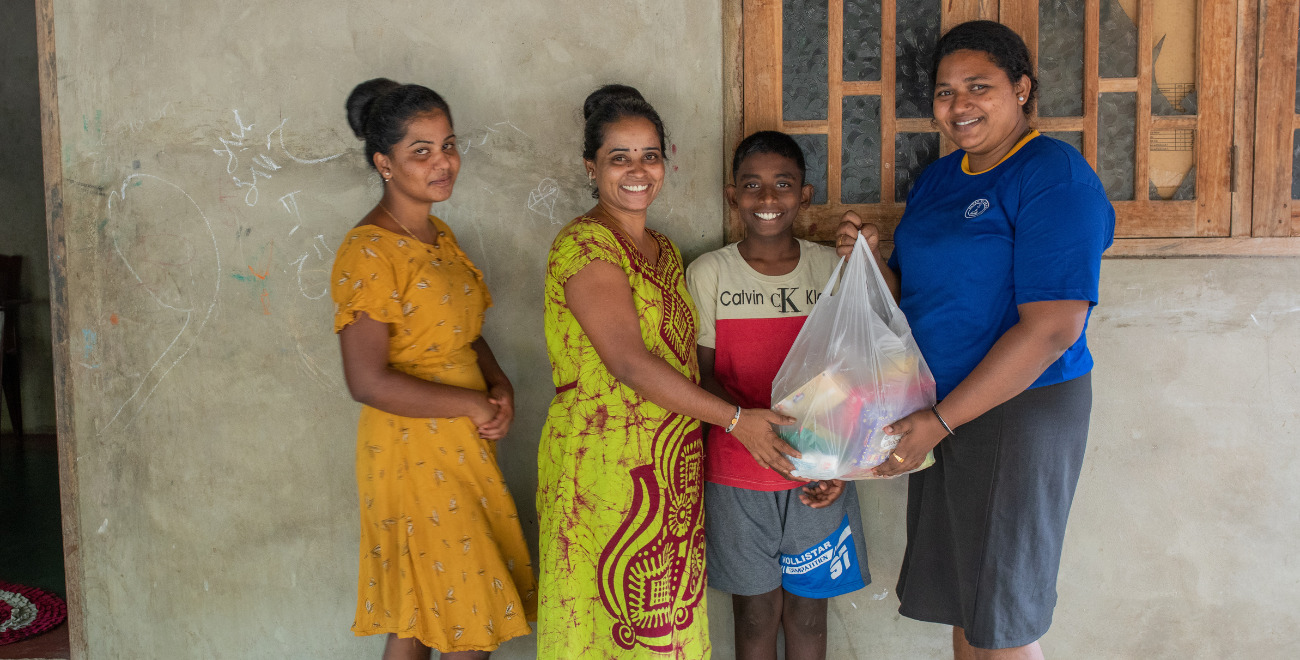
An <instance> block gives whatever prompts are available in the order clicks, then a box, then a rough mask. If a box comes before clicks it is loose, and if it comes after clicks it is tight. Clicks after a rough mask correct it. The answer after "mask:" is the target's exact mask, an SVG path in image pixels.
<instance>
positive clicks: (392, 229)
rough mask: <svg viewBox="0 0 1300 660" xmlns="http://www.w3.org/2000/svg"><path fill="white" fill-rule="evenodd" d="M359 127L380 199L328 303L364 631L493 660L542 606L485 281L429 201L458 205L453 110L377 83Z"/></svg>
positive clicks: (415, 646) (430, 95) (338, 270)
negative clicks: (352, 434)
mask: <svg viewBox="0 0 1300 660" xmlns="http://www.w3.org/2000/svg"><path fill="white" fill-rule="evenodd" d="M347 111H348V123H349V124H350V125H351V127H352V130H353V132H355V133H356V134H357V137H359V138H361V139H362V140H364V141H365V145H366V157H367V158H368V159H369V162H370V164H371V165H372V166H373V167H374V168H375V169H376V171H378V172H379V174H380V176H381V177H382V178H383V180H384V195H383V198H381V199H380V200H379V203H378V204H377V205H375V208H373V209H371V211H370V212H369V213H367V214H366V216H365V217H364V218H362V219H361V222H359V223H357V226H356V227H354V228H353V229H352V230H351V231H349V232H348V234H347V236H346V237H345V238H344V239H343V245H342V247H340V248H339V251H338V255H337V256H336V257H335V261H334V269H333V275H332V277H331V280H330V281H331V293H332V295H333V298H334V302H335V303H336V305H337V307H336V313H335V316H334V329H335V331H336V332H338V334H339V344H340V346H341V348H342V352H343V372H344V376H345V378H346V380H347V384H348V390H349V391H350V392H351V393H352V397H353V398H354V399H356V400H357V401H359V402H360V403H362V404H363V406H362V409H361V421H360V424H359V425H358V429H357V490H358V494H359V496H360V501H361V552H360V575H359V576H358V577H359V579H358V585H357V609H356V619H355V621H354V623H353V626H352V630H353V632H355V633H356V634H357V635H373V634H381V633H383V634H387V635H388V640H387V645H386V647H385V650H384V656H383V657H384V658H385V659H394V660H395V659H398V658H429V657H430V649H438V651H439V652H440V653H441V656H440V657H442V658H444V659H445V660H451V659H456V660H468V659H477V658H486V657H488V655H489V652H490V651H492V650H493V649H496V648H497V646H499V645H500V644H501V643H502V642H503V641H505V640H508V639H510V638H512V637H517V636H520V635H527V634H529V633H530V632H531V630H530V629H529V626H528V620H529V619H531V618H533V616H534V613H535V611H536V596H535V588H534V581H533V574H532V566H531V563H530V561H529V557H528V548H527V546H526V545H525V543H524V538H523V533H522V531H521V530H520V527H519V516H518V514H517V513H516V511H515V505H514V500H512V499H511V497H510V492H509V490H508V489H507V488H506V484H505V481H504V479H502V476H501V470H500V468H498V467H497V462H496V446H495V441H497V440H500V439H501V438H502V437H504V436H505V434H506V432H507V431H508V430H509V428H510V422H511V418H512V417H513V415H514V390H513V389H512V387H511V385H510V380H509V379H508V378H507V377H506V375H505V373H504V372H503V371H502V370H501V367H500V366H498V365H497V361H496V358H495V357H493V355H492V349H490V348H488V345H487V342H486V341H485V340H484V339H483V337H482V336H481V335H480V334H479V331H480V329H481V328H482V324H483V312H484V310H485V309H486V308H487V307H488V306H490V305H491V304H492V298H491V296H490V295H489V294H488V290H487V286H486V285H485V284H484V282H483V275H482V273H480V272H479V270H478V269H477V268H475V267H474V264H472V263H470V260H469V258H468V257H466V256H465V253H464V252H462V251H461V249H460V246H459V245H458V244H457V243H456V237H455V236H454V235H452V232H451V229H450V228H449V227H448V226H447V225H446V224H444V223H443V222H442V220H440V219H438V218H436V217H434V216H432V215H430V214H429V206H430V205H431V204H432V203H434V202H441V201H443V200H445V199H447V198H448V197H449V196H450V195H451V191H452V187H453V186H454V185H455V183H456V174H457V172H459V170H460V154H459V152H458V151H457V150H456V135H455V133H454V132H453V128H452V119H451V109H450V108H449V107H448V106H447V103H446V102H445V101H444V100H443V99H442V97H441V96H439V95H438V94H437V93H436V92H434V91H433V90H431V89H428V88H426V87H422V86H419V85H399V84H398V83H395V82H393V81H391V80H386V79H382V78H381V79H375V80H371V81H368V82H365V83H362V84H360V85H358V86H357V87H356V89H354V90H353V91H352V94H351V96H349V97H348V101H347Z"/></svg>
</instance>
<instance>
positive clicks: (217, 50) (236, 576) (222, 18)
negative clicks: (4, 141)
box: [55, 0, 1300, 658]
mask: <svg viewBox="0 0 1300 660" xmlns="http://www.w3.org/2000/svg"><path fill="white" fill-rule="evenodd" d="M683 16H687V18H686V19H683V18H682V17H683ZM55 17H56V30H57V32H56V37H57V40H58V67H59V103H60V111H61V130H62V134H63V153H62V157H63V166H64V187H65V190H64V192H65V197H66V213H67V222H68V231H67V239H68V246H69V254H68V289H69V297H70V300H71V312H72V327H70V328H69V330H70V332H71V336H72V337H73V341H74V344H75V345H74V346H73V347H72V348H73V349H74V350H73V355H74V356H75V357H79V358H81V359H80V360H78V361H77V364H76V365H74V367H73V382H74V386H75V392H76V398H75V401H74V406H75V414H74V417H75V419H74V420H73V422H74V424H75V430H76V435H77V456H75V462H76V465H77V470H78V475H79V482H78V486H79V493H80V495H79V499H78V502H77V503H78V505H79V507H80V512H81V519H80V526H81V535H82V539H81V540H82V544H81V553H82V567H83V573H84V575H81V576H79V578H80V580H81V584H82V589H83V591H84V600H85V605H86V613H85V614H86V616H85V626H86V632H87V640H88V643H89V647H90V653H89V657H91V658H139V657H176V653H177V652H176V649H178V648H180V649H184V653H183V655H184V656H185V657H194V658H286V657H290V658H307V657H313V658H357V657H377V656H378V646H377V645H376V641H377V640H357V639H354V638H353V637H352V636H351V634H350V633H349V632H348V626H349V624H350V622H351V610H352V607H353V593H354V592H353V589H354V585H353V581H354V580H355V575H356V568H355V559H354V555H355V553H356V547H355V546H356V538H357V532H356V524H357V523H356V512H355V509H356V503H355V501H354V499H355V489H354V484H353V476H352V474H353V473H352V465H353V462H352V460H353V459H352V453H353V449H352V442H353V425H354V423H355V418H356V406H355V405H354V404H352V403H350V402H349V401H348V399H347V398H346V395H345V392H344V389H343V384H342V382H341V378H340V372H339V366H338V352H337V348H336V343H335V340H334V338H333V337H332V336H331V334H330V332H329V325H330V313H331V308H330V304H329V303H328V301H327V299H326V298H322V297H320V296H321V294H322V292H323V291H324V287H325V281H324V276H325V272H326V269H327V268H328V265H329V261H330V258H331V253H330V251H331V250H332V249H333V248H334V247H335V245H336V244H337V242H338V240H339V238H340V237H341V235H342V234H343V232H344V231H345V230H346V228H347V227H349V226H351V225H352V224H353V222H355V219H356V218H357V217H359V216H360V215H361V214H362V213H363V212H364V211H365V210H366V209H367V208H368V207H369V206H370V205H371V204H373V202H374V200H376V199H377V198H378V195H379V189H378V181H377V179H376V177H375V176H374V175H373V174H372V173H371V172H370V171H368V170H367V169H366V167H365V165H364V163H363V162H362V157H361V155H360V152H359V144H358V143H357V142H356V141H355V140H353V138H352V136H351V135H350V133H349V132H348V131H347V128H346V125H345V123H344V120H343V113H342V110H341V108H342V102H343V98H344V97H345V95H346V94H347V92H348V90H349V89H350V88H351V86H352V85H353V84H355V83H356V82H358V81H360V80H363V79H366V78H369V77H372V76H376V75H387V76H391V77H394V78H396V79H399V80H410V81H417V82H423V83H426V84H429V85H431V86H433V87H435V88H436V89H438V90H439V91H441V92H443V93H444V94H445V95H446V96H447V98H448V99H449V101H450V102H451V104H452V106H453V108H454V110H455V115H456V120H457V132H458V133H459V134H460V135H461V136H462V148H463V149H464V150H465V154H464V166H463V169H462V174H461V179H460V182H459V184H458V186H457V191H456V193H455V195H454V196H453V198H452V200H451V201H450V202H449V203H446V204H444V205H442V207H441V208H437V209H435V212H437V213H439V214H440V215H442V216H443V217H444V218H445V219H447V220H448V221H449V223H450V224H452V226H453V227H454V228H455V229H456V230H457V232H458V235H459V236H460V238H461V241H462V244H463V245H464V246H465V247H466V249H467V251H468V252H469V253H470V255H471V256H472V257H473V258H474V259H475V260H476V261H477V262H478V263H479V264H480V265H481V266H483V268H484V270H485V271H486V274H487V280H488V283H489V285H490V286H491V287H492V288H493V292H494V295H495V298H496V303H497V307H496V308H495V309H494V310H493V311H491V312H489V315H488V325H487V336H488V338H489V340H490V341H491V342H492V344H493V346H494V347H495V349H496V352H497V354H498V356H499V357H500V358H501V361H502V362H503V364H504V366H505V368H506V369H507V371H508V372H509V373H510V374H511V375H512V376H513V377H514V379H515V383H516V388H517V389H518V391H519V393H520V410H519V415H518V418H517V421H516V426H515V430H514V432H513V433H512V434H511V437H510V438H509V439H507V440H506V443H505V445H504V446H503V448H502V452H501V457H502V463H503V468H504V470H505V473H506V476H507V478H508V479H509V481H510V484H511V487H512V488H513V490H514V493H515V496H516V499H517V501H518V503H519V506H520V510H521V514H522V517H523V518H524V524H525V528H526V531H527V532H528V534H529V535H530V537H532V538H533V539H534V540H535V534H536V523H535V520H536V519H535V516H534V514H533V504H532V493H533V490H534V488H535V485H536V484H535V479H536V472H535V450H536V438H537V434H538V431H539V429H540V426H541V420H542V415H543V410H544V406H545V405H546V403H547V400H548V398H549V396H548V394H549V388H550V381H549V372H548V368H547V365H546V359H545V352H544V348H543V343H542V339H541V329H540V312H541V279H542V272H543V270H542V269H543V262H544V259H545V248H546V245H547V243H548V242H549V240H550V238H551V237H552V236H553V235H554V233H555V231H556V230H557V229H558V227H559V225H560V224H561V223H563V222H564V221H565V220H567V219H568V218H569V217H571V216H573V215H574V214H576V213H578V212H580V211H581V210H583V209H585V208H587V206H588V205H589V204H590V198H588V197H586V190H585V181H584V180H583V175H582V168H581V165H580V163H579V160H578V151H579V123H580V122H579V114H578V106H579V104H580V102H581V100H582V98H583V96H584V95H585V94H586V93H587V92H588V91H590V90H591V89H592V88H594V87H595V86H596V85H598V84H600V83H603V82H608V81H614V80H621V81H625V82H629V83H632V84H635V85H638V86H639V87H641V88H642V89H643V90H644V91H645V92H646V95H647V96H648V97H649V99H650V100H651V101H652V102H654V103H655V104H656V105H657V106H658V107H659V108H660V110H661V111H662V112H663V114H664V118H665V120H666V122H667V124H668V127H669V129H670V131H671V133H672V136H671V137H672V140H673V142H674V143H675V144H676V145H677V154H676V159H675V161H674V162H673V163H672V164H673V165H674V166H675V168H676V171H674V172H672V173H671V174H670V178H669V184H668V187H667V190H666V191H665V193H664V195H663V197H662V199H661V200H660V201H659V202H657V203H656V210H655V217H654V218H653V222H652V224H654V225H656V226H658V227H659V228H661V229H664V230H665V231H667V233H668V234H669V235H671V236H672V237H673V238H674V239H675V240H677V241H678V243H679V245H681V246H682V248H683V249H684V251H685V252H687V253H688V255H693V254H698V253H699V252H701V251H703V250H705V249H708V248H712V247H715V246H717V245H719V244H720V242H721V226H722V210H723V209H722V204H721V198H720V195H719V193H718V191H719V188H720V186H721V183H722V178H721V172H722V168H723V162H722V158H721V152H722V139H721V135H720V134H721V131H720V126H721V124H720V119H721V91H720V80H721V68H720V59H721V28H720V16H719V7H718V3H698V2H687V1H685V0H657V1H654V2H651V1H649V0H642V1H637V2H623V3H595V2H591V3H581V4H577V3H569V4H557V3H540V2H536V3H534V2H518V1H517V0H516V1H507V0H492V1H485V2H478V3H466V2H435V3H401V4H396V3H360V2H351V1H349V0H327V1H325V2H320V3H316V4H314V5H312V6H311V8H310V9H305V8H303V7H294V8H277V7H273V6H271V5H267V4H265V3H256V2H251V1H250V0H241V1H235V2H230V1H226V2H216V1H215V0H195V1H193V2H188V3H166V2H161V1H157V0H153V1H146V0H118V1H115V2H111V3H102V2H98V3H97V2H91V1H90V0H59V1H57V2H56V3H55ZM236 113H238V114H237V115H236ZM223 141H224V142H223ZM336 155H337V157H335V156H336ZM253 169H256V170H258V171H260V172H262V174H256V173H253ZM265 175H270V176H269V177H267V176H265ZM250 181H255V182H256V184H257V190H256V193H255V194H254V193H253V192H252V190H251V189H250V188H249V187H246V186H241V184H242V183H248V182H250ZM1103 278H1104V279H1103V294H1102V295H1103V305H1102V306H1101V307H1100V308H1098V310H1097V311H1096V314H1095V315H1094V318H1093V328H1092V331H1091V332H1092V335H1091V337H1092V344H1093V347H1094V352H1095V354H1096V356H1097V361H1098V369H1097V372H1096V375H1095V380H1094V384H1095V387H1096V392H1097V399H1096V401H1097V403H1096V408H1095V412H1094V415H1093V424H1094V426H1093V432H1092V440H1091V447H1090V450H1089V461H1088V463H1087V464H1086V468H1085V474H1084V476H1083V481H1082V483H1081V485H1080V491H1079V498H1078V503H1077V505H1076V507H1075V512H1074V517H1073V519H1072V523H1071V527H1070V532H1069V534H1070V538H1069V540H1068V542H1067V546H1066V554H1065V559H1064V565H1063V568H1062V575H1061V584H1060V587H1061V588H1060V591H1061V605H1060V607H1059V608H1058V610H1057V623H1056V626H1055V627H1054V629H1053V630H1052V632H1051V633H1049V634H1048V636H1047V638H1046V639H1045V640H1044V646H1045V647H1046V649H1047V650H1048V652H1049V654H1051V655H1052V656H1053V657H1060V658H1081V657H1088V658H1197V657H1203V658H1217V657H1233V656H1235V657H1258V658H1267V657H1284V656H1285V655H1286V653H1285V650H1286V649H1287V648H1288V647H1290V646H1293V644H1292V643H1291V637H1292V636H1293V635H1292V634H1291V631H1292V630H1293V629H1294V628H1295V624H1296V623H1297V622H1296V621H1295V619H1296V617H1297V611H1300V608H1298V607H1297V605H1298V604H1300V603H1298V602H1297V601H1300V598H1298V597H1297V596H1296V595H1295V593H1296V584H1297V581H1298V580H1300V568H1297V566H1296V564H1295V562H1294V561H1292V560H1291V559H1290V555H1289V554H1287V550H1288V549H1289V548H1294V547H1295V546H1296V545H1297V544H1300V530H1298V529H1297V528H1296V526H1295V525H1294V524H1293V523H1292V522H1291V520H1292V518H1293V517H1294V516H1292V515H1288V514H1289V513H1290V512H1291V511H1292V510H1294V509H1295V508H1296V504H1297V502H1296V500H1297V495H1298V494H1300V487H1298V486H1296V485H1295V483H1294V481H1293V477H1294V475H1295V474H1296V450H1295V448H1294V447H1295V445H1296V444H1297V442H1296V441H1297V440H1300V438H1297V432H1296V430H1295V429H1296V427H1297V423H1298V422H1300V415H1298V410H1297V401H1300V396H1297V395H1300V377H1297V374H1296V365H1297V363H1298V357H1300V356H1297V351H1298V350H1300V349H1298V348H1297V347H1300V341H1298V340H1300V314H1297V313H1296V312H1297V311H1298V310H1300V294H1297V293H1296V292H1295V291H1296V289H1295V287H1294V285H1293V283H1294V282H1296V281H1300V261H1297V260H1294V259H1240V260H1171V261H1155V260H1148V261H1108V262H1106V264H1105V266H1104V271H1103ZM862 491H863V494H862V500H863V504H864V512H865V515H866V524H867V528H868V534H869V545H870V549H871V557H872V566H873V569H874V571H873V572H874V574H875V576H876V582H875V584H873V585H871V586H870V587H868V588H867V589H866V590H864V591H862V592H859V593H856V594H852V595H850V596H845V597H842V598H839V599H837V600H836V601H834V603H833V609H832V612H833V614H832V617H831V625H830V639H831V649H832V651H831V654H830V657H832V658H855V657H858V658H875V657H893V658H930V657H939V656H941V655H942V654H943V652H944V649H945V648H946V647H947V639H948V637H947V631H946V630H943V629H941V628H940V627H938V626H932V625H927V624H920V623H916V622H912V621H909V620H906V619H900V618H899V617H898V615H897V614H896V612H895V608H896V600H895V598H894V594H893V582H894V578H895V575H896V570H897V565H898V561H899V558H900V556H901V552H902V544H903V527H902V506H903V491H904V484H903V483H902V482H901V481H899V482H891V483H871V484H867V485H865V486H864V487H863V488H862ZM710 615H711V617H712V624H713V629H714V631H715V634H714V643H715V648H716V649H717V651H718V654H717V655H718V657H728V656H729V655H730V651H731V634H730V624H731V621H730V607H729V603H728V600H727V599H726V598H725V597H723V596H721V595H719V594H717V593H716V592H715V593H712V594H711V601H710ZM532 643H533V642H532V640H531V638H529V639H522V640H517V641H513V642H511V643H508V644H507V645H506V646H505V647H503V649H502V651H501V652H500V653H499V654H497V657H501V658H529V657H532V655H533V651H532Z"/></svg>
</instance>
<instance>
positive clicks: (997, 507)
mask: <svg viewBox="0 0 1300 660" xmlns="http://www.w3.org/2000/svg"><path fill="white" fill-rule="evenodd" d="M1091 410H1092V378H1091V375H1087V374H1085V375H1084V376H1081V377H1079V378H1075V379H1074V380H1070V381H1066V382H1064V383H1058V384H1056V385H1048V386H1046V387H1039V388H1035V389H1031V390H1026V391H1024V392H1022V393H1020V394H1018V395H1017V396H1015V397H1014V398H1012V399H1011V400H1010V401H1007V402H1006V403H1004V404H1002V405H1000V406H998V407H996V408H994V409H992V410H990V411H988V412H987V413H984V414H983V415H981V416H979V417H978V418H976V419H975V420H973V421H970V422H967V423H966V424H963V425H961V427H959V428H958V429H957V435H956V436H955V437H954V436H949V437H947V438H944V439H943V440H942V441H940V442H939V444H938V446H936V447H935V451H934V457H935V463H934V465H933V466H931V467H930V468H928V469H925V470H922V471H920V472H917V473H915V474H912V475H911V476H909V477H908V479H909V483H908V493H907V551H906V552H905V554H904V555H903V567H902V570H901V571H900V572H899V576H898V598H899V600H900V601H901V605H900V606H899V608H898V611H899V613H900V614H902V615H903V616H906V617H909V618H912V619H918V620H921V621H930V622H934V623H942V624H947V625H952V626H960V627H961V628H963V629H964V630H965V633H966V641H968V642H969V643H970V644H971V646H974V647H976V648H984V649H999V648H1012V647H1016V646H1024V645H1025V644H1029V643H1031V642H1033V641H1035V640H1037V639H1038V638H1039V637H1042V636H1043V634H1044V633H1046V632H1047V629H1048V627H1050V626H1051V624H1052V610H1053V608H1055V606H1056V575H1057V571H1058V570H1059V568H1060V564H1061V546H1062V543H1063V542H1064V539H1065V523H1066V519H1067V518H1068V516H1069V514H1070V504H1071V502H1072V501H1073V499H1074V489H1075V486H1076V485H1078V483H1079V471H1080V469H1081V468H1082V465H1083V454H1084V449H1085V447H1086V445H1087V440H1088V417H1089V414H1090V412H1091Z"/></svg>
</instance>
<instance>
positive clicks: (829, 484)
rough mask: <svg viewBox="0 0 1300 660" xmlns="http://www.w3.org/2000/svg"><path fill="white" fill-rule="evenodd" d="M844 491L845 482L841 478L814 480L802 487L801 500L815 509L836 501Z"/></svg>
mask: <svg viewBox="0 0 1300 660" xmlns="http://www.w3.org/2000/svg"><path fill="white" fill-rule="evenodd" d="M843 493H844V482H843V481H840V480H839V479H826V480H822V481H814V482H812V483H810V484H808V485H807V486H804V487H803V488H801V489H800V492H799V501H800V502H803V503H804V504H806V505H808V506H809V507H811V508H814V509H821V508H823V507H827V506H830V505H831V504H834V503H835V500H838V499H840V495H841V494H843Z"/></svg>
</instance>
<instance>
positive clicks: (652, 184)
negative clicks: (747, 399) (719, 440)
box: [537, 85, 798, 660]
mask: <svg viewBox="0 0 1300 660" xmlns="http://www.w3.org/2000/svg"><path fill="white" fill-rule="evenodd" d="M583 115H584V117H585V118H586V128H585V135H584V147H583V160H584V163H585V165H586V169H587V174H588V177H589V178H590V180H591V182H592V185H593V187H594V188H595V192H594V193H593V194H595V195H596V196H597V198H598V199H599V201H598V202H597V204H596V206H595V207H593V208H592V209H591V210H590V211H588V212H587V213H586V214H584V215H583V216H581V217H579V218H576V219H575V220H573V221H572V222H570V223H569V224H568V225H566V226H565V227H564V229H562V230H561V231H560V233H559V235H558V236H556V238H555V241H554V242H553V243H552V244H551V251H550V255H549V257H548V263H547V271H546V301H545V309H546V316H545V323H546V346H547V352H548V354H549V356H550V359H551V373H552V378H553V380H554V384H555V390H556V394H555V398H554V399H553V400H552V401H551V407H550V411H549V414H548V416H547V419H546V427H545V428H544V429H543V431H542V441H541V446H540V448H539V451H538V459H537V461H538V491H537V509H538V517H539V522H540V526H541V550H540V551H541V569H542V571H541V586H540V591H541V598H540V601H541V612H540V618H539V620H538V639H537V651H538V657H539V658H554V659H557V660H559V659H563V660H569V659H572V658H690V659H692V660H694V659H696V658H707V657H708V656H709V651H710V646H709V638H708V621H707V617H706V614H705V612H706V607H705V599H704V526H703V507H702V504H701V500H702V497H703V492H704V474H703V458H704V453H703V452H704V445H703V437H702V435H701V432H700V421H701V420H703V421H705V422H708V423H710V424H714V425H717V426H718V427H720V428H721V429H724V430H725V431H726V432H728V433H731V434H732V435H734V436H735V437H736V439H737V440H739V441H740V442H741V443H742V444H743V445H744V446H745V447H746V449H748V450H749V451H750V453H751V454H752V455H753V456H754V458H755V460H757V461H758V462H759V463H760V464H761V465H764V466H771V467H773V468H774V469H777V470H778V471H780V472H782V473H783V474H787V475H788V474H789V470H790V469H792V467H793V465H792V464H791V463H790V461H789V460H788V459H786V458H785V457H784V456H782V455H781V453H782V452H784V453H785V454H790V455H794V456H798V452H796V451H795V450H794V449H793V448H791V447H790V446H788V445H786V444H785V443H784V442H782V441H781V440H780V438H778V437H777V436H776V434H775V433H774V432H773V430H772V427H771V424H772V423H791V422H792V421H793V420H788V419H786V418H784V417H783V416H781V415H778V414H776V413H774V412H772V411H770V410H765V409H749V410H742V409H740V408H738V407H737V406H733V405H730V404H728V403H727V402H726V401H723V400H722V399H720V398H718V397H716V396H714V395H713V394H710V393H709V392H707V391H705V390H703V389H701V388H700V387H699V386H698V383H699V366H698V363H697V358H696V351H695V339H696V318H695V306H694V304H693V303H692V301H691V297H690V294H689V293H688V292H687V290H686V281H685V277H684V271H683V268H682V260H681V255H680V254H679V253H678V251H677V248H676V246H674V245H673V243H672V241H670V240H668V238H667V237H666V236H664V235H663V234H661V233H659V232H657V231H654V230H653V229H650V228H648V227H646V209H647V208H648V207H649V206H650V204H651V202H653V201H654V199H655V197H656V196H657V195H658V194H659V190H660V188H661V187H662V186H663V182H664V156H665V152H664V146H665V145H664V127H663V122H662V121H660V119H659V114H658V113H657V112H655V110H654V108H653V107H651V105H650V104H649V103H648V102H646V100H645V99H644V98H643V97H642V96H641V94H640V93H639V92H637V91H636V90H635V89H633V88H631V87H627V86H624V85H607V86H605V87H602V88H601V89H599V90H597V91H596V92H594V93H592V94H591V95H590V96H589V97H587V100H586V102H585V103H584V104H583Z"/></svg>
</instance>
